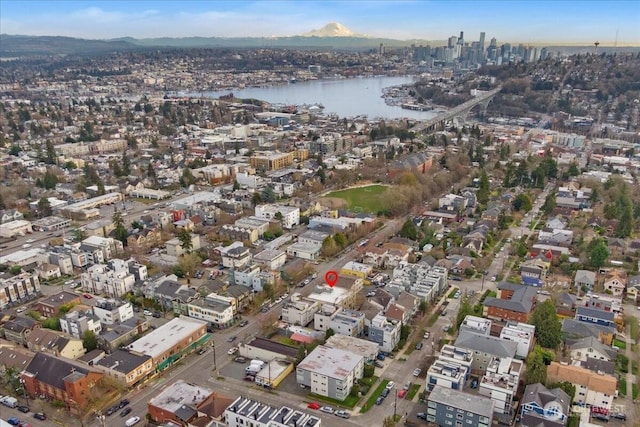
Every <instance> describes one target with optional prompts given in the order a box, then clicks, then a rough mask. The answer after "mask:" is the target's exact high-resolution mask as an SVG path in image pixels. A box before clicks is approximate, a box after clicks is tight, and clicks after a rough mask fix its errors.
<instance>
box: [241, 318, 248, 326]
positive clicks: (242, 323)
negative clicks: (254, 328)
mask: <svg viewBox="0 0 640 427" xmlns="http://www.w3.org/2000/svg"><path fill="white" fill-rule="evenodd" d="M248 324H249V321H248V320H246V319H245V320H243V321H242V322H240V326H241V327H245V326H247V325H248Z"/></svg>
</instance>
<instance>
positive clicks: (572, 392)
mask: <svg viewBox="0 0 640 427" xmlns="http://www.w3.org/2000/svg"><path fill="white" fill-rule="evenodd" d="M547 388H548V389H549V390H553V389H554V388H559V389H561V390H562V391H564V392H565V393H567V395H568V396H569V398H570V399H571V400H572V401H573V398H574V397H575V396H576V386H574V385H573V384H571V383H570V382H568V381H562V382H559V383H551V384H549V385H547ZM569 403H571V402H569Z"/></svg>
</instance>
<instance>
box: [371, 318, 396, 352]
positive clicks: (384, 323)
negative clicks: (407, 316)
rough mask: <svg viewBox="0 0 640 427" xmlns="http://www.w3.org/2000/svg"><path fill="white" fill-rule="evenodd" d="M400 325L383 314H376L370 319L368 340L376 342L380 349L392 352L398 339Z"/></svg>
mask: <svg viewBox="0 0 640 427" xmlns="http://www.w3.org/2000/svg"><path fill="white" fill-rule="evenodd" d="M400 327H401V324H400V322H392V321H389V320H388V319H387V318H386V317H385V316H384V315H382V314H378V315H376V316H375V317H374V318H373V319H371V325H370V326H369V341H373V342H375V343H378V346H379V347H380V350H381V351H384V352H388V353H389V352H392V351H393V349H394V348H396V346H397V345H398V342H399V341H400Z"/></svg>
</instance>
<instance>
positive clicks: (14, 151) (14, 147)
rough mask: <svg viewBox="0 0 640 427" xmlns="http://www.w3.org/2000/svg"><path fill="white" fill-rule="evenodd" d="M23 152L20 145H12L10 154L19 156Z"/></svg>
mask: <svg viewBox="0 0 640 427" xmlns="http://www.w3.org/2000/svg"><path fill="white" fill-rule="evenodd" d="M21 151H22V148H20V146H19V145H12V146H11V148H10V149H9V154H11V155H12V156H17V155H18V154H20V152H21Z"/></svg>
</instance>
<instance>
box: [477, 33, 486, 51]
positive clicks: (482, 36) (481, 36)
mask: <svg viewBox="0 0 640 427" xmlns="http://www.w3.org/2000/svg"><path fill="white" fill-rule="evenodd" d="M484 36H485V33H484V31H483V32H481V33H480V46H478V48H479V49H480V52H484Z"/></svg>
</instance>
